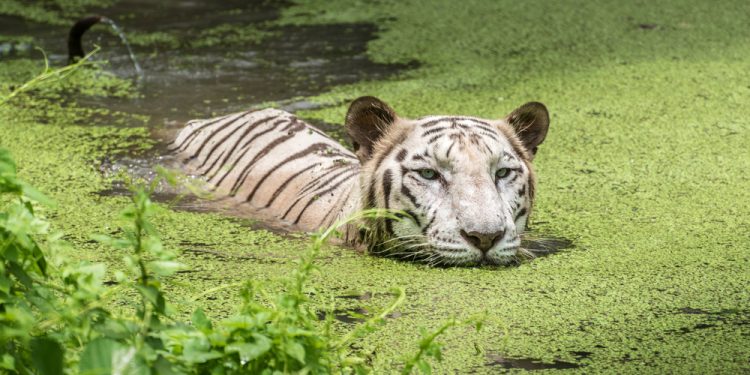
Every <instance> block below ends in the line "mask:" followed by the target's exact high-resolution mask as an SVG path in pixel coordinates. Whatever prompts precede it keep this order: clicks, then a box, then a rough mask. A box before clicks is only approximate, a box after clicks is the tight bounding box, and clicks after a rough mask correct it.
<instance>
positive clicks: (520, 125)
mask: <svg viewBox="0 0 750 375" xmlns="http://www.w3.org/2000/svg"><path fill="white" fill-rule="evenodd" d="M548 128H549V114H548V112H547V109H546V108H545V106H544V105H543V104H541V103H536V102H532V103H527V104H524V105H522V106H521V107H519V108H518V109H516V110H515V111H513V112H511V113H510V115H508V116H507V117H505V118H503V119H497V120H486V119H480V118H476V117H467V116H427V117H422V118H419V119H416V120H412V119H406V118H401V117H399V116H397V115H396V113H395V112H394V111H393V110H392V109H391V107H389V106H388V105H387V104H385V103H384V102H382V101H380V100H379V99H377V98H373V97H362V98H359V99H357V100H355V101H354V102H353V103H352V104H351V107H350V108H349V111H348V113H347V116H346V129H347V132H348V133H349V136H350V137H351V139H352V144H353V146H354V149H355V152H356V154H357V157H358V158H359V160H360V162H361V164H362V173H361V176H360V178H361V180H360V188H361V193H362V207H363V208H381V209H388V210H396V211H398V212H401V213H402V214H400V216H399V217H401V220H393V219H389V218H376V219H370V220H371V222H369V223H368V225H366V228H368V229H366V231H365V232H364V234H363V236H364V238H363V241H364V242H365V243H366V244H367V246H368V248H369V250H370V251H371V252H373V253H379V254H383V255H388V256H396V257H401V258H407V259H414V260H419V261H423V262H427V263H429V264H440V265H470V264H482V263H486V264H507V263H510V262H514V261H515V260H516V259H517V256H518V255H520V254H522V252H523V250H521V248H520V245H521V234H522V232H523V230H524V228H525V226H526V222H527V220H528V218H529V214H530V213H531V207H532V203H533V198H534V172H533V170H532V166H531V160H532V159H533V158H534V155H535V154H536V151H537V147H538V146H539V144H541V143H542V141H544V138H545V136H546V134H547V129H548Z"/></svg>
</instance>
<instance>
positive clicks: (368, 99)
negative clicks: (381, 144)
mask: <svg viewBox="0 0 750 375" xmlns="http://www.w3.org/2000/svg"><path fill="white" fill-rule="evenodd" d="M397 118H398V117H397V116H396V112H394V111H393V109H391V107H390V106H388V104H385V102H383V101H382V100H380V99H378V98H376V97H373V96H363V97H361V98H358V99H356V100H355V101H353V102H352V104H351V105H350V106H349V111H348V112H347V113H346V132H347V133H348V134H349V137H351V139H352V145H353V146H354V152H355V153H356V154H357V157H358V158H359V161H360V162H362V163H364V162H366V161H367V160H370V158H371V157H372V151H373V148H374V147H375V143H377V141H378V140H380V138H382V137H383V135H384V134H385V133H386V132H387V131H388V129H390V128H391V125H393V123H394V122H396V119H397Z"/></svg>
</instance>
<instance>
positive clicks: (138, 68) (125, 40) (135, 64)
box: [101, 17, 143, 79]
mask: <svg viewBox="0 0 750 375" xmlns="http://www.w3.org/2000/svg"><path fill="white" fill-rule="evenodd" d="M101 22H104V23H106V24H108V25H109V26H110V27H112V30H114V32H115V33H116V34H117V35H118V36H119V37H120V40H121V41H122V44H124V45H125V48H127V49H128V54H129V55H130V61H132V62H133V67H134V68H135V73H136V74H137V75H138V79H142V78H143V69H141V65H140V64H138V60H136V58H135V54H134V53H133V49H132V48H130V43H128V38H126V37H125V33H123V32H122V29H120V27H119V26H117V24H116V23H115V21H113V20H111V19H109V18H106V17H102V20H101Z"/></svg>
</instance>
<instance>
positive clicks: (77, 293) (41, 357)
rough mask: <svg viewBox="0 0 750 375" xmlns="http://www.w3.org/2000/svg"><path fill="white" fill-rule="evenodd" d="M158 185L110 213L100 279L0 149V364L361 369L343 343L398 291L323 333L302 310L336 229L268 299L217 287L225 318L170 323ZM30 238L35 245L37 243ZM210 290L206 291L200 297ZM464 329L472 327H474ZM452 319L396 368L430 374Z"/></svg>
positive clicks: (98, 368) (256, 288) (104, 368)
mask: <svg viewBox="0 0 750 375" xmlns="http://www.w3.org/2000/svg"><path fill="white" fill-rule="evenodd" d="M162 174H163V175H164V176H165V177H166V178H167V179H169V180H171V181H172V182H174V178H173V177H171V176H169V175H168V174H164V172H162ZM158 183H159V180H154V181H152V182H151V183H150V184H149V186H143V185H141V184H138V185H133V187H132V189H133V195H132V198H131V199H132V204H131V205H130V206H129V207H127V208H126V209H125V210H124V211H123V212H122V213H121V220H122V222H123V224H122V227H121V228H120V231H119V235H118V236H116V237H113V236H108V235H96V236H95V239H96V240H97V241H99V242H101V243H104V244H106V245H107V246H109V247H111V248H114V249H120V250H124V251H125V253H124V254H125V255H124V256H123V261H124V264H125V267H123V268H120V269H118V270H116V271H115V273H114V281H113V282H111V283H109V284H105V283H104V278H105V274H106V273H107V271H106V266H105V265H104V264H102V263H89V262H81V263H76V262H70V261H68V260H67V259H66V258H65V257H63V256H61V254H60V253H59V252H57V251H56V250H57V249H60V248H61V247H66V246H70V245H69V244H66V243H64V242H62V241H61V240H60V237H61V236H60V235H59V234H55V235H50V234H49V232H48V228H49V223H47V222H46V221H45V220H44V219H43V218H40V217H38V216H36V215H35V213H34V205H35V204H38V203H42V204H50V201H49V200H48V199H47V198H45V197H44V196H43V195H41V194H40V193H38V192H36V191H35V190H34V189H33V188H31V187H29V186H28V185H27V184H25V183H24V182H22V181H20V180H18V179H17V176H16V166H15V163H14V162H13V160H12V158H11V157H10V154H9V153H8V152H7V151H6V150H4V149H0V193H2V194H10V195H12V199H11V200H10V202H9V203H8V204H5V205H3V206H2V210H1V211H0V244H1V245H2V247H0V332H2V334H0V347H2V348H3V352H2V357H0V368H2V369H4V370H5V371H7V372H9V373H19V374H21V373H40V374H44V375H48V374H49V375H51V374H61V373H63V372H65V369H72V368H77V371H78V372H80V373H85V374H110V373H127V374H136V373H137V374H143V373H152V372H156V373H164V372H167V373H171V374H188V373H195V374H205V373H212V374H216V373H221V374H240V373H248V372H250V373H256V374H274V373H279V372H283V373H299V372H304V373H311V374H328V373H366V372H370V371H371V369H370V368H369V366H368V365H367V364H366V358H364V357H361V356H359V355H358V354H357V353H356V351H352V350H351V349H350V345H351V344H352V342H353V341H354V340H355V339H358V338H361V337H362V336H364V335H366V334H367V333H369V332H371V331H373V330H374V329H375V328H376V326H377V325H380V324H382V323H383V322H384V320H385V318H386V316H388V314H390V313H392V312H393V310H394V309H395V308H396V307H397V306H399V305H401V304H402V303H403V301H404V297H405V294H404V290H403V289H401V288H395V289H394V290H393V293H394V299H393V301H392V302H391V303H390V305H389V306H388V307H387V308H385V309H384V310H383V311H381V312H379V313H378V314H376V315H374V316H373V317H371V318H369V319H367V320H366V321H364V322H363V323H361V324H359V325H357V326H356V327H354V328H352V329H350V331H349V332H347V333H346V334H341V335H338V334H336V333H335V332H334V331H333V329H332V324H333V319H332V318H330V316H332V314H330V311H332V310H329V314H328V316H329V318H327V319H326V320H325V321H324V322H322V323H320V322H318V318H317V312H316V311H315V310H314V309H313V308H311V307H310V306H308V304H307V301H308V300H309V298H310V297H309V296H308V294H309V291H308V290H309V286H308V280H309V278H310V276H311V275H312V273H313V272H314V271H315V265H314V262H315V259H316V257H317V256H318V253H319V251H320V249H321V247H322V246H323V244H324V243H325V242H326V240H327V239H328V238H329V237H330V236H332V235H334V234H335V233H336V230H335V228H336V227H331V228H328V229H326V230H322V231H320V232H319V233H318V234H316V235H315V236H314V237H313V239H312V241H311V245H310V250H309V251H308V252H307V253H305V254H304V255H303V257H302V258H301V260H300V261H299V262H298V266H297V268H296V269H295V270H294V271H293V272H292V274H291V275H290V276H289V278H288V279H286V280H285V281H284V282H283V288H282V289H283V290H284V292H281V293H279V294H276V295H273V294H269V293H267V292H266V291H265V290H264V285H263V282H262V281H261V280H253V279H250V280H248V281H246V282H244V283H241V284H240V285H237V284H235V285H231V286H227V287H232V288H240V290H241V293H240V294H241V301H242V304H241V305H240V307H239V309H238V311H237V312H236V313H235V314H233V315H231V316H230V317H228V318H225V319H222V320H220V321H212V320H211V319H209V318H208V317H207V316H206V314H205V313H204V312H203V310H201V309H200V308H198V309H196V310H195V311H194V312H193V314H192V318H191V321H192V325H188V324H185V323H182V322H180V321H179V320H174V312H175V309H174V308H173V307H172V305H171V303H172V302H171V301H170V298H169V295H168V293H166V286H167V285H168V284H169V283H170V282H171V281H172V280H171V276H173V275H175V274H176V273H177V272H178V271H180V270H184V269H185V268H186V266H185V265H184V264H182V263H180V262H179V261H178V260H177V253H176V252H174V251H171V250H169V249H165V248H164V247H163V245H162V243H161V240H160V238H159V233H158V231H157V230H156V228H155V226H154V224H153V223H152V222H151V216H152V214H153V212H154V210H156V209H158V206H155V205H153V203H152V202H151V200H150V198H149V192H152V191H153V189H155V188H156V186H158ZM3 198H4V197H3ZM375 214H377V213H374V212H373V213H367V212H365V213H362V214H361V216H368V215H370V216H371V215H375ZM394 218H395V216H394ZM339 224H341V223H339ZM40 238H44V245H41V246H40V243H39V239H40ZM43 248H44V249H43ZM225 288H226V287H225ZM211 292H215V290H213V291H208V292H204V293H202V294H203V295H205V294H207V293H211ZM120 295H132V296H134V297H135V300H134V301H133V302H134V303H130V304H129V306H127V308H125V309H124V311H120V312H118V311H116V310H114V309H111V308H110V305H111V299H112V298H113V297H116V296H120ZM193 300H195V298H193ZM471 322H472V323H475V324H476V325H477V328H478V327H479V326H480V325H479V323H478V322H479V321H478V320H472V321H471ZM456 324H457V323H456V321H455V320H452V321H450V322H448V323H446V324H445V325H444V326H442V327H441V328H440V329H439V330H438V331H436V332H434V333H431V334H429V335H426V337H425V338H424V339H423V340H422V342H421V343H420V350H419V351H418V352H417V354H415V355H414V356H413V357H412V358H410V359H409V360H407V361H406V363H405V365H404V367H403V373H405V374H409V373H411V372H412V369H413V368H414V367H415V366H417V367H418V368H419V369H420V370H422V371H423V372H424V373H430V368H431V367H430V364H429V362H427V361H426V360H425V357H427V356H431V357H434V358H436V359H438V360H440V359H441V358H442V357H441V348H440V346H439V345H438V344H437V343H435V342H434V339H435V337H437V336H438V335H440V334H441V333H443V332H444V331H445V329H447V328H448V327H450V326H453V325H456Z"/></svg>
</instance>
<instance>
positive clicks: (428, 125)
mask: <svg viewBox="0 0 750 375" xmlns="http://www.w3.org/2000/svg"><path fill="white" fill-rule="evenodd" d="M413 121H414V123H413V124H412V129H413V131H412V134H411V137H410V138H411V139H412V140H413V141H414V142H416V143H417V144H421V145H423V146H424V147H425V148H426V150H429V153H430V154H432V155H434V156H435V157H437V158H439V159H444V160H450V159H462V158H463V156H468V155H474V157H473V158H472V159H476V158H477V157H481V156H484V157H486V158H490V159H495V160H499V159H507V158H515V157H514V156H513V155H514V154H515V152H514V149H513V146H512V145H511V143H510V141H509V140H508V139H507V137H506V136H505V134H504V133H503V132H502V131H500V129H499V128H498V125H497V124H495V123H492V122H491V121H490V120H485V119H480V118H476V117H468V116H428V117H422V118H419V119H417V120H413Z"/></svg>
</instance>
